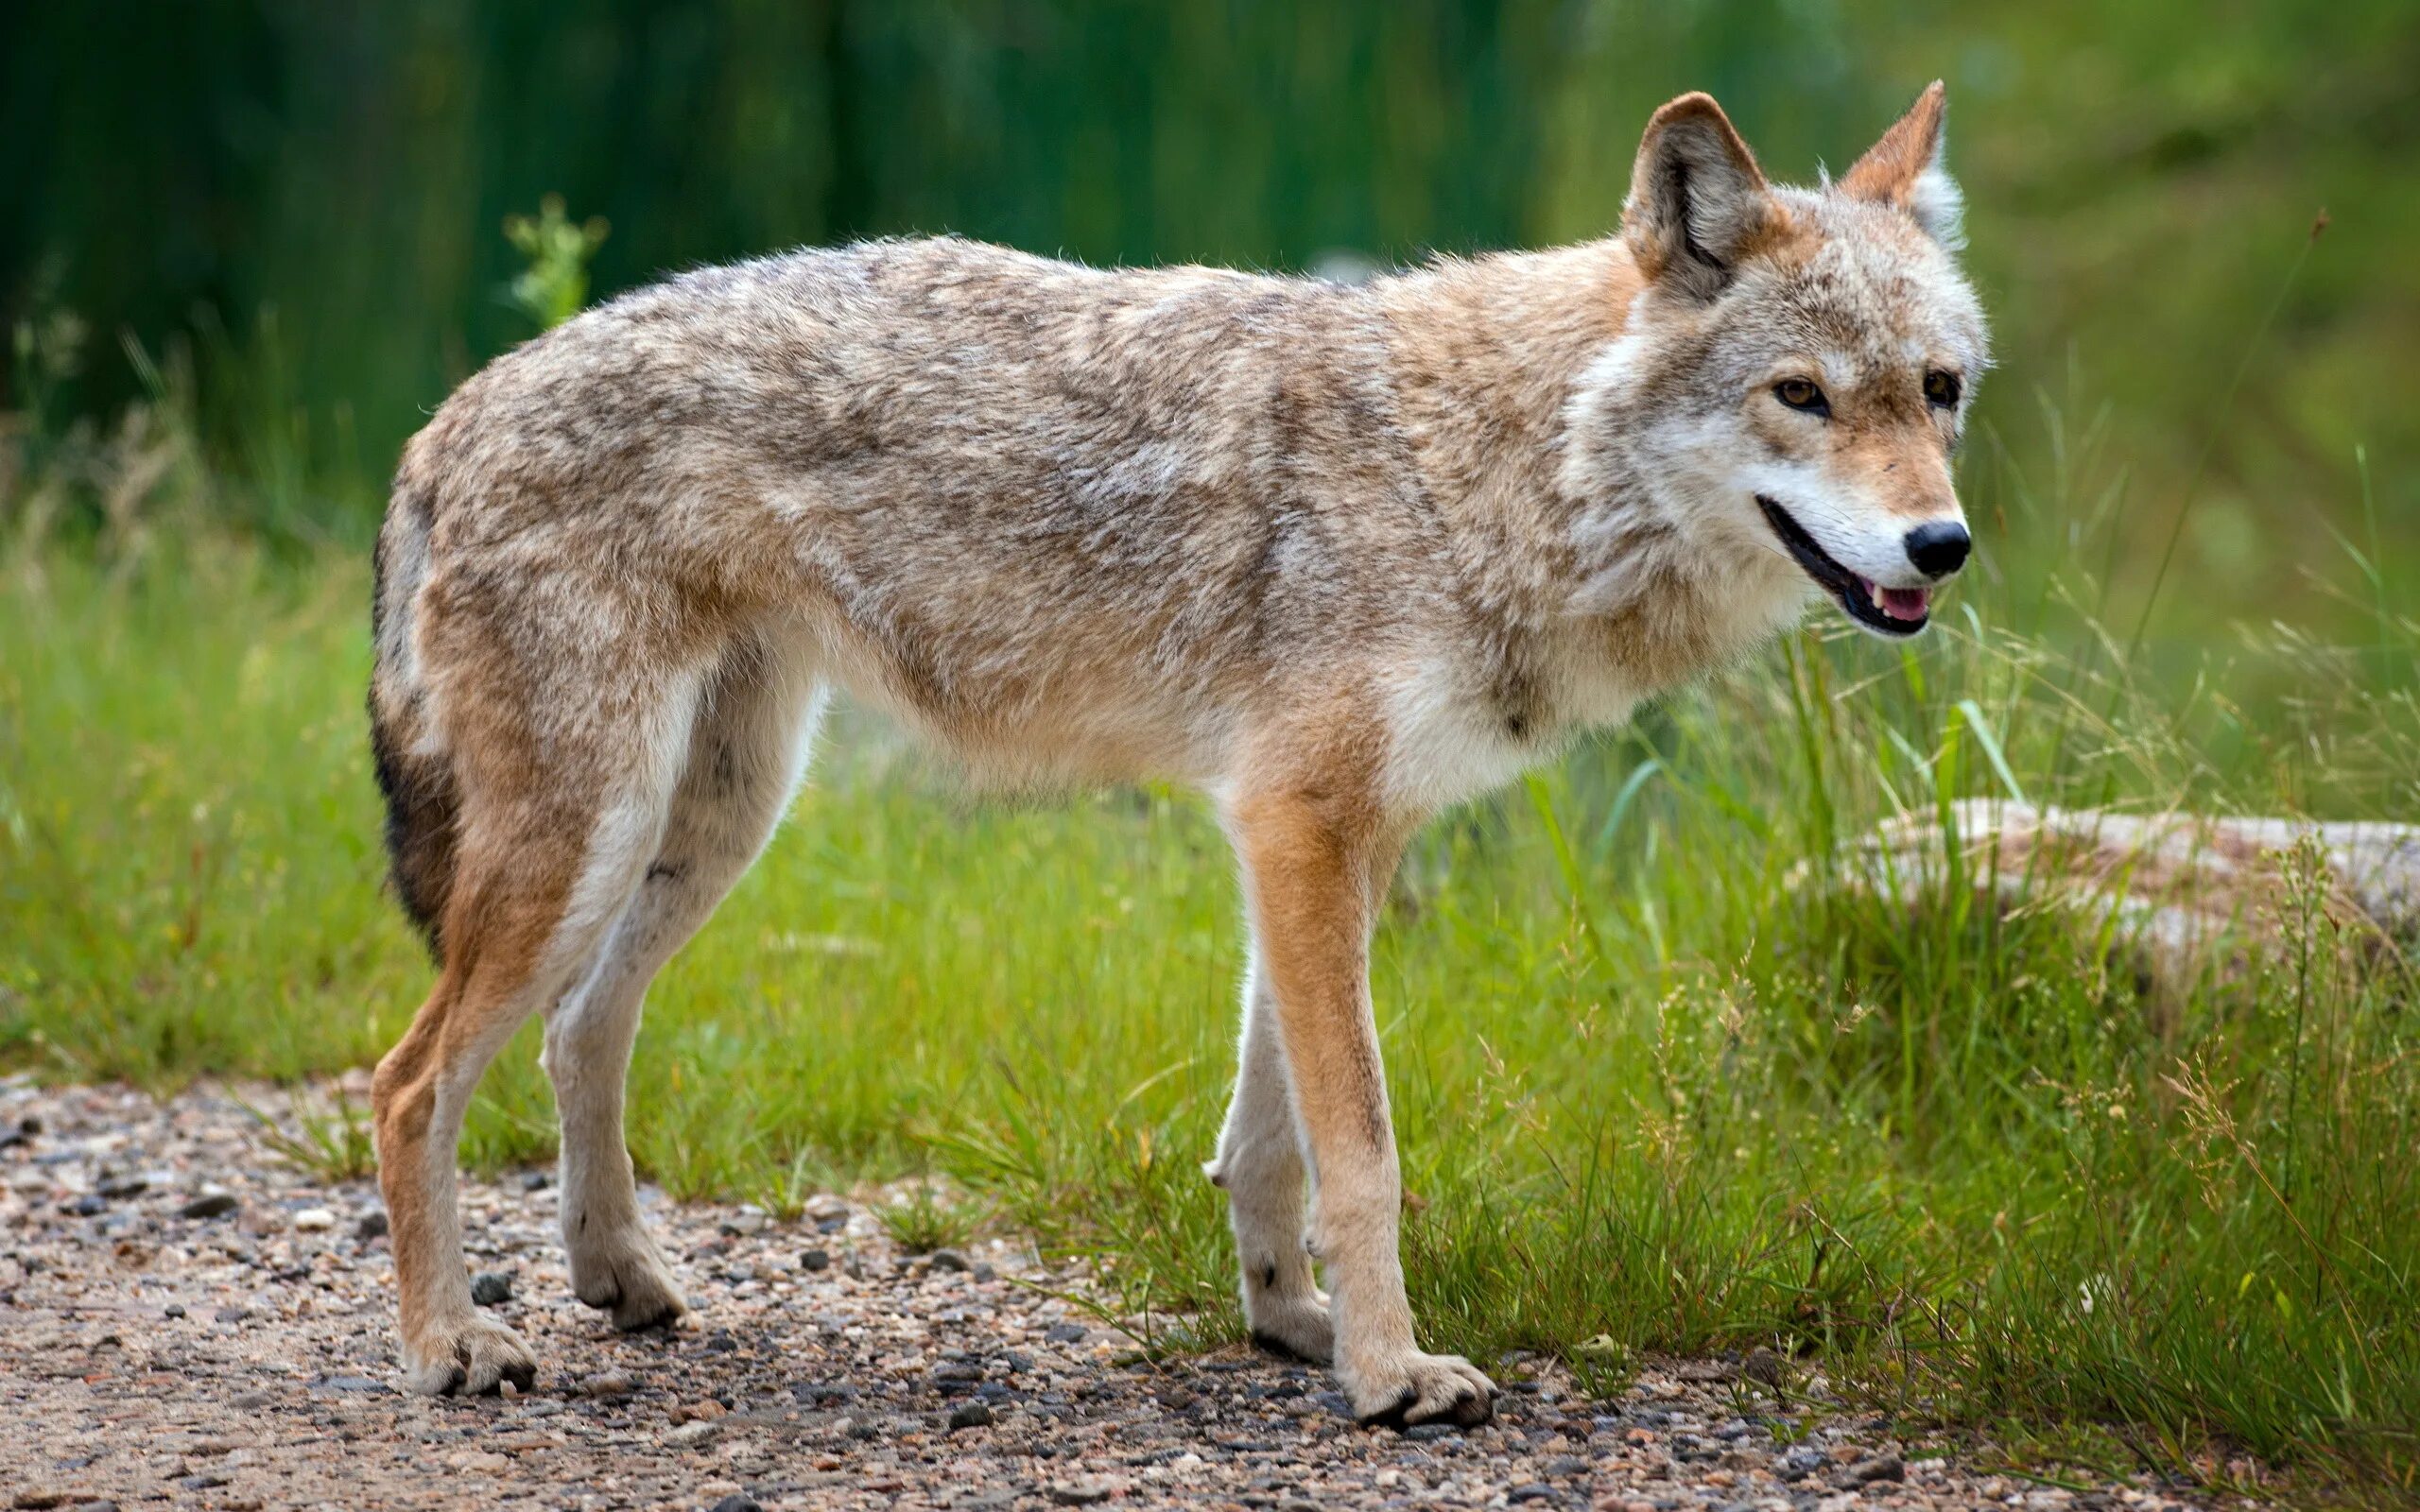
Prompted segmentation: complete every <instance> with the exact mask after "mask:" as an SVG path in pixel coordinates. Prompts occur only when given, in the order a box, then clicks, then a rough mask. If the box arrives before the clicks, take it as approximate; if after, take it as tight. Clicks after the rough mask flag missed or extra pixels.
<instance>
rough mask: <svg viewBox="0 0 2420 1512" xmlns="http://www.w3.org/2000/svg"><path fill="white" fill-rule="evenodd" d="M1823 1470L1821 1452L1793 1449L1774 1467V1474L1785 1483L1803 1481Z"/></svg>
mask: <svg viewBox="0 0 2420 1512" xmlns="http://www.w3.org/2000/svg"><path fill="white" fill-rule="evenodd" d="M1823 1468H1824V1455H1823V1452H1822V1451H1820V1450H1813V1449H1793V1450H1791V1451H1790V1452H1789V1453H1787V1454H1784V1455H1783V1456H1782V1457H1781V1464H1780V1465H1779V1466H1777V1467H1775V1473H1776V1474H1778V1475H1780V1476H1781V1478H1782V1479H1783V1480H1785V1481H1803V1480H1805V1479H1806V1477H1808V1476H1809V1475H1812V1474H1814V1473H1815V1472H1816V1471H1817V1470H1820V1469H1823Z"/></svg>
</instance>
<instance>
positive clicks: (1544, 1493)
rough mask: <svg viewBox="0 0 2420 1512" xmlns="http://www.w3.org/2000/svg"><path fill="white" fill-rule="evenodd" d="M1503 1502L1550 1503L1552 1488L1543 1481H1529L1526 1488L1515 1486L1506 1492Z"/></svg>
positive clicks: (1552, 1495)
mask: <svg viewBox="0 0 2420 1512" xmlns="http://www.w3.org/2000/svg"><path fill="white" fill-rule="evenodd" d="M1504 1500H1506V1501H1507V1502H1551V1501H1553V1500H1554V1487H1553V1486H1548V1485H1547V1483H1546V1482H1544V1481H1531V1482H1530V1484H1529V1485H1527V1486H1514V1487H1513V1489H1512V1490H1510V1491H1507V1492H1506V1493H1505V1494H1504Z"/></svg>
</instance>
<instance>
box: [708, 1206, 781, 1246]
mask: <svg viewBox="0 0 2420 1512" xmlns="http://www.w3.org/2000/svg"><path fill="white" fill-rule="evenodd" d="M772 1221H773V1220H772V1219H771V1218H770V1217H769V1216H767V1215H766V1212H765V1210H764V1209H762V1208H742V1209H740V1210H739V1211H737V1212H735V1213H733V1214H732V1215H731V1216H730V1217H728V1218H725V1219H724V1220H723V1221H722V1222H721V1223H720V1224H717V1226H716V1227H717V1229H720V1230H721V1231H722V1232H723V1233H726V1234H728V1235H730V1236H731V1237H732V1238H734V1239H745V1238H747V1237H748V1236H749V1235H751V1234H761V1233H763V1232H764V1231H765V1227H766V1225H768V1224H769V1223H771V1222H772Z"/></svg>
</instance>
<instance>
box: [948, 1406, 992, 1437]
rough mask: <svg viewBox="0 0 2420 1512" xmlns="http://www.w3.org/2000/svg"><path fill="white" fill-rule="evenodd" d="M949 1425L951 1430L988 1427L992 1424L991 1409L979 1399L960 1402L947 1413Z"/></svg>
mask: <svg viewBox="0 0 2420 1512" xmlns="http://www.w3.org/2000/svg"><path fill="white" fill-rule="evenodd" d="M949 1425H950V1428H951V1429H952V1431H956V1430H958V1429H960V1428H989V1427H991V1426H992V1409H991V1408H990V1407H989V1406H987V1405H986V1404H984V1403H983V1402H980V1401H969V1402H961V1403H960V1404H959V1406H958V1408H957V1409H956V1410H955V1411H953V1412H952V1413H951V1414H950V1415H949Z"/></svg>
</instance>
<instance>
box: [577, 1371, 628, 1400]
mask: <svg viewBox="0 0 2420 1512" xmlns="http://www.w3.org/2000/svg"><path fill="white" fill-rule="evenodd" d="M579 1389H580V1391H581V1392H582V1393H583V1394H584V1395H587V1396H591V1397H627V1396H629V1395H630V1394H631V1392H633V1391H635V1390H637V1389H638V1388H637V1386H636V1385H635V1384H634V1383H632V1382H631V1378H630V1376H629V1375H628V1374H627V1373H626V1372H623V1371H620V1370H599V1371H597V1372H596V1374H595V1375H592V1376H583V1377H582V1378H580V1383H579Z"/></svg>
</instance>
